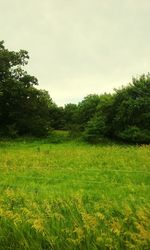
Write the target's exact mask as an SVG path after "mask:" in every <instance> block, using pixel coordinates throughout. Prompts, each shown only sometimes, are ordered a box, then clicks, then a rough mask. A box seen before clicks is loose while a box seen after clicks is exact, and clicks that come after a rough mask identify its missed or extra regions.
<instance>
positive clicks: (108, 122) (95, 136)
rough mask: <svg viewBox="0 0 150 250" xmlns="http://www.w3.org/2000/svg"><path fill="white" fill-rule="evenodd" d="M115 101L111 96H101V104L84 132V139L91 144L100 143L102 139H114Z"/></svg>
mask: <svg viewBox="0 0 150 250" xmlns="http://www.w3.org/2000/svg"><path fill="white" fill-rule="evenodd" d="M113 100H114V97H113V95H111V94H103V95H100V96H99V104H98V105H97V107H96V110H95V112H94V115H92V116H91V119H90V120H89V121H88V122H87V124H86V126H85V131H84V134H83V136H84V139H85V140H87V141H89V142H99V141H100V140H101V139H102V138H105V137H109V138H111V137H112V119H113Z"/></svg>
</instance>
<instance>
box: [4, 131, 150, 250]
mask: <svg viewBox="0 0 150 250" xmlns="http://www.w3.org/2000/svg"><path fill="white" fill-rule="evenodd" d="M55 138H57V140H55V141H53V143H52V138H51V139H41V140H32V139H28V140H21V139H19V140H16V141H14V140H11V141H1V142H0V192H1V196H0V249H2V250H7V249H13V250H16V249H18V250H23V249H30V250H31V249H32V250H36V249H56V250H58V249H60V250H63V249H64V250H67V249H69V250H70V249H81V250H83V249H89V250H92V249H121V250H122V249H149V246H150V206H149V201H150V192H149V185H150V164H149V162H150V147H149V146H124V145H122V146H121V145H120V146H119V145H117V144H114V145H113V144H107V145H105V144H101V145H98V146H94V145H93V146H92V145H88V144H86V143H83V142H79V141H76V140H69V138H68V137H67V133H63V134H62V133H61V132H59V133H57V136H56V135H55ZM61 140H63V141H64V142H62V143H58V142H61Z"/></svg>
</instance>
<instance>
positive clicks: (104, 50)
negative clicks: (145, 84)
mask: <svg viewBox="0 0 150 250" xmlns="http://www.w3.org/2000/svg"><path fill="white" fill-rule="evenodd" d="M149 30H150V0H0V40H4V41H5V45H6V47H7V48H8V49H10V50H11V49H12V50H19V49H26V50H27V51H28V52H29V55H30V60H29V65H28V67H27V69H28V71H29V73H30V74H33V75H35V76H36V77H37V78H38V80H39V87H40V88H44V89H46V90H48V91H49V93H50V96H51V97H52V99H53V100H54V101H55V102H56V103H57V104H58V105H63V104H65V103H70V102H72V103H77V102H78V101H80V100H81V99H83V97H85V96H86V95H87V94H92V93H97V94H101V93H103V92H110V91H112V90H113V88H116V87H118V86H121V85H125V84H127V83H128V82H129V81H131V78H132V76H137V75H139V74H142V73H147V72H149V71H150V32H149Z"/></svg>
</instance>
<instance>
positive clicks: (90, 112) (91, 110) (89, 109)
mask: <svg viewBox="0 0 150 250" xmlns="http://www.w3.org/2000/svg"><path fill="white" fill-rule="evenodd" d="M99 102H100V97H99V95H95V94H94V95H88V96H86V97H85V98H84V99H83V101H82V102H80V103H79V105H78V118H77V119H78V123H79V124H80V126H81V129H82V130H84V128H85V126H86V124H87V122H88V121H90V119H91V118H92V117H94V115H95V113H96V109H97V106H98V105H99Z"/></svg>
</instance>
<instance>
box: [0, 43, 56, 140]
mask: <svg viewBox="0 0 150 250" xmlns="http://www.w3.org/2000/svg"><path fill="white" fill-rule="evenodd" d="M28 59H29V56H28V53H27V51H24V50H20V51H19V52H14V51H8V50H7V49H5V47H4V43H3V42H1V43H0V134H1V135H4V136H6V135H7V136H16V135H27V134H28V135H36V136H45V135H46V134H47V133H48V131H49V129H50V121H49V108H50V106H51V105H52V104H53V102H52V99H51V98H50V96H49V94H48V92H47V91H43V90H38V89H36V88H35V87H34V86H35V85H37V84H38V81H37V79H36V78H35V77H34V76H30V75H28V74H27V72H26V71H24V70H23V69H22V68H21V66H24V65H26V64H27V62H28Z"/></svg>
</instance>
